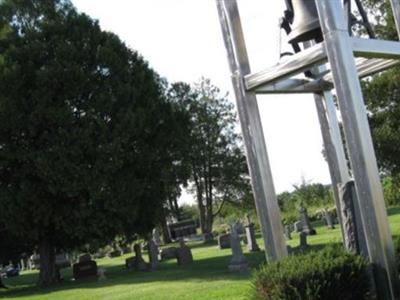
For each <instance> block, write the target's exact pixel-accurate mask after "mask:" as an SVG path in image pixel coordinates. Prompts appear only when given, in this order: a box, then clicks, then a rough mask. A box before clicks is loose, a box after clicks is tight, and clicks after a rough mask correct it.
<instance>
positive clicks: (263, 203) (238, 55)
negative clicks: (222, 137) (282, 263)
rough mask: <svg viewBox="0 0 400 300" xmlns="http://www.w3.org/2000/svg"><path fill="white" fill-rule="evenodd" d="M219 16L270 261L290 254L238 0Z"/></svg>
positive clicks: (223, 1) (221, 7)
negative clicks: (250, 83) (250, 85)
mask: <svg viewBox="0 0 400 300" xmlns="http://www.w3.org/2000/svg"><path fill="white" fill-rule="evenodd" d="M217 8H218V15H219V20H220V24H221V29H222V34H223V38H224V43H225V47H226V50H227V55H228V62H229V66H230V70H231V73H232V84H233V89H234V92H235V96H236V103H237V108H238V114H239V119H240V124H241V127H242V134H243V139H244V143H245V146H246V154H247V155H246V157H247V164H248V167H249V171H250V176H251V182H252V188H253V193H254V197H255V203H256V209H257V214H258V217H259V219H260V224H261V230H262V235H263V238H264V246H265V253H266V257H267V260H278V259H281V258H283V257H284V256H286V255H287V249H286V243H285V239H284V235H283V226H282V221H281V214H280V210H279V206H278V201H277V198H276V194H275V188H274V183H273V179H272V172H271V167H270V163H269V159H268V154H267V148H266V145H265V140H264V134H263V129H262V124H261V119H260V113H259V110H258V105H257V98H256V96H255V93H253V92H249V91H246V88H245V85H244V76H245V75H247V74H249V73H250V65H249V60H248V56H247V51H246V46H245V41H244V37H243V31H242V26H241V22H240V16H239V11H238V7H237V3H236V0H217Z"/></svg>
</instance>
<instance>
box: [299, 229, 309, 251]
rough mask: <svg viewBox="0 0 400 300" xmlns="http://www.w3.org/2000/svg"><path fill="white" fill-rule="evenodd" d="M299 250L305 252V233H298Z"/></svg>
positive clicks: (306, 245)
mask: <svg viewBox="0 0 400 300" xmlns="http://www.w3.org/2000/svg"><path fill="white" fill-rule="evenodd" d="M299 247H300V250H305V249H306V248H307V247H308V244H307V233H305V232H300V245H299Z"/></svg>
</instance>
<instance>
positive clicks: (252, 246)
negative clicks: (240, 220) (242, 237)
mask: <svg viewBox="0 0 400 300" xmlns="http://www.w3.org/2000/svg"><path fill="white" fill-rule="evenodd" d="M246 238H247V248H248V249H249V251H251V252H254V251H260V247H258V245H257V240H256V234H255V232H254V224H253V223H250V224H249V225H247V226H246Z"/></svg>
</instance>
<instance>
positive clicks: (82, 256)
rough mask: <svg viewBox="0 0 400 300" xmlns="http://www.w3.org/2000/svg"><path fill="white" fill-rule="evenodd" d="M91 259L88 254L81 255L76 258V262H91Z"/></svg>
mask: <svg viewBox="0 0 400 300" xmlns="http://www.w3.org/2000/svg"><path fill="white" fill-rule="evenodd" d="M91 260H92V257H91V256H90V254H89V253H85V254H81V255H80V256H79V258H78V262H80V263H81V262H85V261H91Z"/></svg>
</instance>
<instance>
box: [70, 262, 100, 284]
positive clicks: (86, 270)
mask: <svg viewBox="0 0 400 300" xmlns="http://www.w3.org/2000/svg"><path fill="white" fill-rule="evenodd" d="M72 273H73V276H74V278H75V280H80V279H88V278H96V277H97V264H96V262H95V261H94V260H89V261H82V262H79V263H76V264H74V265H73V266H72Z"/></svg>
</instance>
